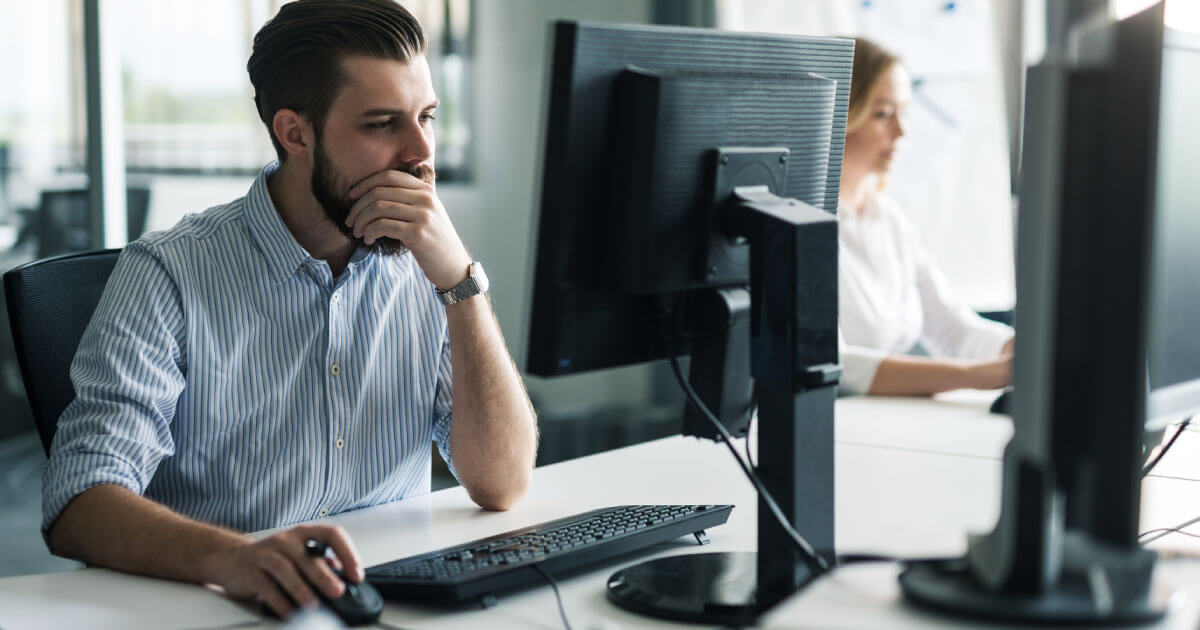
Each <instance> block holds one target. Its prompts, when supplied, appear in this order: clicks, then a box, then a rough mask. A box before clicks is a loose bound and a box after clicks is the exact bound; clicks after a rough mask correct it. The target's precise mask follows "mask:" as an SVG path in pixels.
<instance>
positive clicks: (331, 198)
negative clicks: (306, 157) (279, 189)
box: [311, 141, 436, 256]
mask: <svg viewBox="0 0 1200 630" xmlns="http://www.w3.org/2000/svg"><path fill="white" fill-rule="evenodd" d="M404 171H405V172H406V173H408V174H409V175H412V176H413V177H416V178H418V179H420V180H422V181H425V182H428V183H431V184H432V183H433V181H434V178H435V177H436V176H435V173H434V170H433V167H431V166H429V165H428V164H418V165H416V166H413V167H411V168H407V169H404ZM353 185H354V184H353V182H351V181H349V180H347V179H346V178H344V177H340V176H339V175H338V173H337V171H336V170H334V168H333V163H332V161H331V160H330V159H329V154H327V153H325V147H324V146H322V144H321V143H320V142H319V141H318V142H317V144H316V151H315V152H314V153H313V171H312V180H311V187H312V194H313V197H316V199H317V203H319V204H321V209H322V210H324V211H325V217H326V218H327V219H329V220H330V221H331V222H333V224H334V225H335V226H337V229H338V230H340V231H341V233H342V234H344V235H345V236H346V238H348V239H350V240H352V241H354V242H355V243H357V244H358V245H359V246H360V247H365V248H367V249H369V250H371V251H372V252H377V253H380V254H384V255H388V256H398V255H401V254H404V253H406V252H407V251H408V248H407V247H405V246H404V244H403V243H401V242H400V241H398V240H396V239H394V238H391V237H388V236H381V237H379V238H376V239H375V242H374V243H372V244H371V245H367V243H366V241H365V240H364V239H363V238H361V237H358V236H355V235H354V229H353V228H351V227H350V226H348V225H346V217H348V216H350V209H351V208H353V207H354V203H355V201H354V200H353V199H351V198H350V195H349V194H348V191H349V190H350V188H352V187H353Z"/></svg>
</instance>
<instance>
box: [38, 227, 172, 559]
mask: <svg viewBox="0 0 1200 630" xmlns="http://www.w3.org/2000/svg"><path fill="white" fill-rule="evenodd" d="M185 361H186V357H185V339H184V318H183V304H182V300H181V297H180V292H179V289H178V286H177V285H176V283H175V281H174V280H173V279H172V277H171V275H170V274H169V273H168V271H167V269H166V268H165V267H164V266H163V264H162V261H161V260H159V259H158V257H156V256H155V254H154V252H153V250H152V249H151V246H150V245H148V244H146V243H144V242H140V241H139V242H135V243H131V244H130V245H128V246H127V247H126V248H125V250H124V251H123V252H122V253H121V256H120V258H119V259H118V261H117V265H116V267H115V268H114V269H113V273H112V276H110V278H109V281H108V285H107V286H106V288H105V290H104V295H103V296H102V297H101V299H100V303H99V305H98V306H97V308H96V312H95V314H94V315H93V317H92V320H91V323H90V324H89V325H88V327H87V330H86V331H85V332H84V334H83V338H82V339H81V340H80V342H79V349H78V350H77V351H76V353H75V359H74V361H73V362H72V363H71V382H72V384H73V385H74V387H75V399H74V400H73V401H72V402H71V404H70V405H68V407H67V409H66V410H65V411H64V412H63V415H62V417H61V418H60V419H59V421H58V427H57V431H56V433H55V435H54V442H53V444H52V446H51V451H50V461H49V462H48V463H47V465H46V469H45V472H44V474H43V483H42V532H43V535H45V534H47V533H48V532H49V530H50V527H51V526H52V525H53V524H54V522H55V520H57V519H58V516H59V514H60V513H61V512H62V510H63V508H64V507H66V505H67V503H68V502H70V501H71V499H73V498H74V497H75V496H77V495H79V494H80V493H81V492H83V491H84V490H87V489H88V488H92V487H94V486H98V485H102V484H116V485H119V486H123V487H125V488H128V489H129V490H131V491H133V492H135V493H137V494H142V493H143V492H144V491H145V489H146V486H147V484H149V483H150V479H151V477H153V476H154V471H155V470H156V469H157V467H158V464H159V462H160V461H161V460H162V459H163V458H164V457H169V456H170V455H172V454H173V453H174V449H175V445H174V440H173V439H172V437H171V432H170V423H171V421H172V419H173V417H174V414H175V406H176V402H177V401H178V398H179V395H180V393H181V392H182V391H183V387H184V375H185V367H184V366H185Z"/></svg>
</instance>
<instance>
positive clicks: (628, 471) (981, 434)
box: [0, 394, 1200, 630]
mask: <svg viewBox="0 0 1200 630" xmlns="http://www.w3.org/2000/svg"><path fill="white" fill-rule="evenodd" d="M989 400H990V399H989V398H988V397H987V396H986V395H980V394H955V395H952V396H948V397H944V398H943V399H941V400H935V401H929V400H921V399H886V398H877V399H869V398H856V399H845V400H840V401H839V402H838V407H837V422H838V426H837V446H836V467H837V471H836V474H837V478H836V492H837V494H836V500H837V508H836V509H837V514H836V518H837V523H836V525H837V538H838V540H837V543H838V547H839V549H840V550H842V551H863V552H867V551H870V552H881V553H889V554H893V555H900V556H926V555H936V554H956V553H961V552H962V551H963V550H964V549H965V535H966V533H967V532H968V531H982V530H986V529H989V528H990V527H991V526H992V525H993V524H994V521H995V519H996V515H997V513H998V494H999V487H1000V461H999V456H1000V453H1001V450H1002V448H1003V446H1004V444H1005V443H1006V441H1007V440H1008V438H1009V435H1010V433H1011V428H1010V424H1009V422H1008V421H1007V420H1005V419H1003V418H1000V417H997V416H992V415H989V414H987V413H986V412H985V409H986V406H987V402H988V401H989ZM1174 454H1175V453H1174V452H1172V455H1174ZM1168 458H1170V456H1168ZM1197 466H1200V462H1198V461H1196V460H1194V459H1193V460H1192V461H1191V465H1190V467H1184V468H1179V466H1178V465H1177V466H1176V467H1177V468H1178V470H1179V471H1181V474H1178V475H1175V476H1167V477H1155V478H1152V479H1150V480H1149V481H1148V482H1147V483H1146V484H1145V488H1146V491H1145V495H1146V501H1145V502H1144V508H1143V528H1144V529H1147V528H1150V527H1162V526H1167V525H1175V524H1178V523H1179V522H1182V521H1183V520H1186V519H1187V518H1188V517H1190V516H1195V515H1197V514H1200V501H1197V500H1195V499H1197V498H1200V483H1198V482H1196V481H1194V480H1193V479H1192V478H1185V477H1187V476H1188V475H1191V476H1192V477H1194V476H1195V473H1196V467H1197ZM1185 468H1186V469H1187V470H1190V472H1189V473H1188V474H1187V475H1185V474H1182V473H1183V472H1186V470H1185ZM1189 497H1191V498H1192V500H1188V498H1189ZM621 503H732V504H735V505H736V506H738V507H737V508H736V509H735V510H734V512H733V514H732V516H731V517H730V520H729V522H728V523H727V524H726V525H723V526H721V527H718V528H715V529H712V530H710V531H709V536H710V538H711V540H712V544H711V545H709V546H707V547H705V548H704V550H706V551H720V550H753V549H754V545H755V531H756V530H755V516H756V514H755V512H756V510H755V499H754V495H753V491H752V489H751V487H750V484H749V483H748V482H747V481H745V480H744V478H743V477H742V475H741V473H740V471H739V470H737V468H736V466H735V464H734V463H733V462H732V460H731V459H730V457H729V455H728V453H727V452H726V451H725V450H724V447H723V446H721V445H717V444H713V443H710V442H701V441H698V440H694V439H685V438H682V437H675V438H667V439H663V440H658V441H655V442H650V443H647V444H641V445H637V446H632V447H628V448H624V449H620V450H617V451H612V452H609V453H602V454H598V455H593V456H590V457H584V458H580V459H576V460H572V461H568V462H563V463H560V464H555V465H552V466H546V467H543V468H540V469H538V471H537V472H536V474H535V480H534V486H533V488H532V490H531V491H530V494H529V496H528V497H527V498H525V499H524V500H523V501H522V502H521V503H520V504H519V505H518V506H517V507H516V508H514V509H513V510H510V511H508V512H504V513H486V512H481V511H480V510H478V509H477V508H475V507H474V505H473V504H472V503H471V502H470V500H469V499H468V498H467V496H466V494H465V492H463V491H462V489H461V488H454V489H450V490H445V491H440V492H436V493H433V494H432V495H429V496H427V497H422V498H419V499H414V500H409V501H403V502H398V503H393V504H389V505H384V506H379V507H376V508H371V509H367V510H361V511H358V512H353V513H348V514H342V515H338V516H337V517H334V518H329V519H324V520H325V521H328V522H335V523H338V524H341V525H342V526H344V527H345V528H346V529H347V530H348V531H349V532H350V534H351V536H353V538H354V540H355V541H356V543H357V544H358V547H359V550H360V552H361V553H362V556H363V559H364V560H365V561H366V562H367V564H377V563H379V562H383V561H386V560H389V559H392V558H397V557H402V556H406V555H412V554H416V553H421V552H425V551H429V550H432V549H435V548H439V547H444V546H448V545H452V544H455V543H459V542H463V541H466V540H471V539H474V538H480V537H484V536H488V535H492V534H496V533H499V532H502V531H505V530H509V529H514V528H517V527H521V526H525V525H529V524H533V523H537V522H541V521H545V520H550V519H553V518H557V517H561V516H564V515H567V514H572V513H575V512H580V511H583V510H587V509H591V508H594V507H599V506H604V505H611V504H621ZM686 540H687V539H680V542H679V543H678V544H672V545H666V546H664V548H662V549H661V550H660V551H659V552H658V555H669V554H677V553H685V552H689V551H693V550H699V548H698V547H697V546H696V545H695V544H694V543H689V542H686ZM1156 546H1158V547H1159V548H1167V547H1170V548H1172V549H1175V550H1178V551H1180V552H1182V553H1190V554H1194V555H1195V556H1196V557H1200V541H1197V540H1195V539H1191V538H1188V537H1185V536H1178V535H1176V536H1169V537H1167V538H1164V539H1163V540H1162V541H1159V543H1156ZM617 566H620V565H617ZM616 568H617V567H616V566H604V567H602V568H598V569H596V570H594V571H592V572H589V573H587V574H584V575H581V576H578V577H574V578H571V579H567V580H564V581H562V583H561V586H562V590H563V596H564V599H565V602H566V607H567V612H568V615H569V616H570V619H571V622H572V624H573V626H574V627H576V628H581V629H586V628H625V627H666V626H667V625H668V624H663V623H659V622H656V621H653V620H650V619H646V618H643V617H640V616H636V615H633V614H631V613H627V612H625V611H623V610H621V609H619V608H617V607H615V606H613V605H611V604H609V603H608V602H607V601H606V599H605V590H604V585H605V581H606V579H607V577H608V576H609V575H610V574H611V573H612V572H613V571H614V570H615V569H616ZM896 574H897V568H896V567H895V566H892V565H877V566H869V565H864V566H858V567H847V568H844V569H840V570H838V571H837V572H835V573H834V574H832V575H830V576H828V577H826V578H824V579H822V580H821V581H819V582H818V583H816V584H814V585H813V586H811V587H810V588H808V589H806V590H805V591H804V592H802V593H799V594H797V595H795V596H793V597H792V598H791V599H789V600H787V601H786V602H784V603H783V604H782V605H781V606H779V607H778V608H777V609H776V610H774V611H772V613H771V614H769V615H767V616H766V618H765V619H764V621H763V625H764V626H766V627H781V628H782V627H786V628H802V627H813V628H867V627H888V628H905V627H910V628H931V627H945V628H958V627H962V626H963V625H965V624H964V622H963V621H962V620H960V619H957V618H951V617H941V616H934V615H930V614H927V613H924V612H921V611H919V610H915V609H912V608H910V607H908V606H907V605H905V604H903V603H902V602H901V601H900V593H899V588H898V586H897V584H896ZM1159 576H1160V582H1162V583H1178V584H1189V585H1190V588H1191V590H1190V593H1189V594H1190V597H1189V598H1188V599H1187V600H1186V601H1183V602H1182V603H1181V605H1180V606H1179V607H1178V608H1177V610H1176V612H1175V614H1173V615H1172V617H1171V618H1170V619H1169V620H1168V622H1167V623H1164V624H1162V626H1161V627H1164V628H1168V627H1169V628H1187V630H1194V629H1195V628H1196V626H1197V619H1200V561H1197V560H1173V561H1170V562H1164V563H1160V573H1159ZM258 618H259V617H258V616H257V615H256V614H254V612H253V611H252V609H250V608H249V607H245V606H242V605H240V604H236V603H234V602H231V601H228V600H226V599H225V598H223V597H221V596H220V595H218V594H216V593H213V592H211V591H208V590H206V589H204V588H201V587H199V586H193V585H187V584H177V583H171V582H165V581H161V580H153V579H148V578H140V577H134V576H128V575H122V574H118V573H114V572H110V571H106V570H101V569H85V570H81V571H77V572H71V573H57V574H50V575H35V576H23V577H16V578H8V579H3V580H0V628H4V629H5V630H22V629H24V628H50V627H63V628H68V627H69V628H79V627H88V628H219V627H226V626H230V625H232V624H238V623H240V622H249V621H254V620H255V619H258ZM383 620H384V621H386V622H387V623H389V624H391V625H394V626H402V627H405V628H461V627H487V628H504V627H511V628H547V629H554V628H559V627H561V625H560V624H561V622H560V620H559V617H558V611H557V608H556V604H555V601H554V596H553V594H552V592H551V591H550V589H549V588H537V589H533V590H531V591H526V592H521V593H517V594H512V595H507V596H503V597H501V599H500V602H499V604H498V605H497V606H495V607H493V608H490V609H488V610H465V611H461V612H454V613H452V614H450V613H446V612H444V611H440V610H431V609H425V608H420V607H414V606H409V605H404V604H389V605H388V607H387V609H386V610H385V611H384V615H383ZM263 625H264V626H265V627H269V626H271V625H272V624H269V623H265V622H264V624H263ZM239 627H241V626H239Z"/></svg>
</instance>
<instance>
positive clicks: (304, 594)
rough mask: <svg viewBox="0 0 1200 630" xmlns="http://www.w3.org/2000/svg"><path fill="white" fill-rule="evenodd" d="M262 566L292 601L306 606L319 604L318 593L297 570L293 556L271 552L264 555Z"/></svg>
mask: <svg viewBox="0 0 1200 630" xmlns="http://www.w3.org/2000/svg"><path fill="white" fill-rule="evenodd" d="M262 568H263V570H264V571H266V572H267V575H269V576H270V577H271V579H273V580H275V583H276V584H278V585H279V587H280V588H281V589H282V590H283V592H284V593H285V594H286V595H287V596H288V597H290V598H291V599H292V601H294V602H296V603H297V604H299V605H301V606H304V607H311V606H316V605H317V594H316V593H314V592H313V590H312V588H311V587H310V586H309V585H308V582H307V581H305V579H304V578H303V577H302V576H301V575H300V572H299V571H297V570H296V565H295V564H293V563H292V560H291V558H289V557H287V556H285V555H282V554H274V553H272V554H269V555H267V556H264V558H263V560H262Z"/></svg>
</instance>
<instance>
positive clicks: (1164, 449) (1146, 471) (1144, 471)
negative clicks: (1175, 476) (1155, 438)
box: [1142, 416, 1192, 477]
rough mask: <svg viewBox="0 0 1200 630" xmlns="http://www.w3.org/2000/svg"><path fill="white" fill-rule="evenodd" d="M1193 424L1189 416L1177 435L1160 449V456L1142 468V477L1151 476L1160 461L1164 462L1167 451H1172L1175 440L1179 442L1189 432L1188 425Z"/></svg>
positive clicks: (1157, 455)
mask: <svg viewBox="0 0 1200 630" xmlns="http://www.w3.org/2000/svg"><path fill="white" fill-rule="evenodd" d="M1191 423H1192V418H1191V416H1189V417H1187V418H1185V419H1184V421H1183V422H1181V423H1180V424H1179V428H1178V429H1176V430H1175V434H1174V435H1172V436H1171V439H1170V440H1167V443H1166V444H1164V445H1163V447H1162V448H1161V449H1159V451H1158V454H1156V455H1155V456H1154V459H1152V460H1150V463H1148V464H1146V465H1145V466H1143V467H1142V477H1145V476H1146V475H1149V474H1150V471H1151V470H1154V467H1155V466H1157V465H1158V462H1159V461H1160V460H1162V458H1163V455H1166V454H1167V451H1168V450H1170V449H1171V446H1172V445H1174V444H1175V440H1178V439H1179V436H1180V435H1183V432H1184V431H1186V430H1187V428H1188V425H1190V424H1191Z"/></svg>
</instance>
